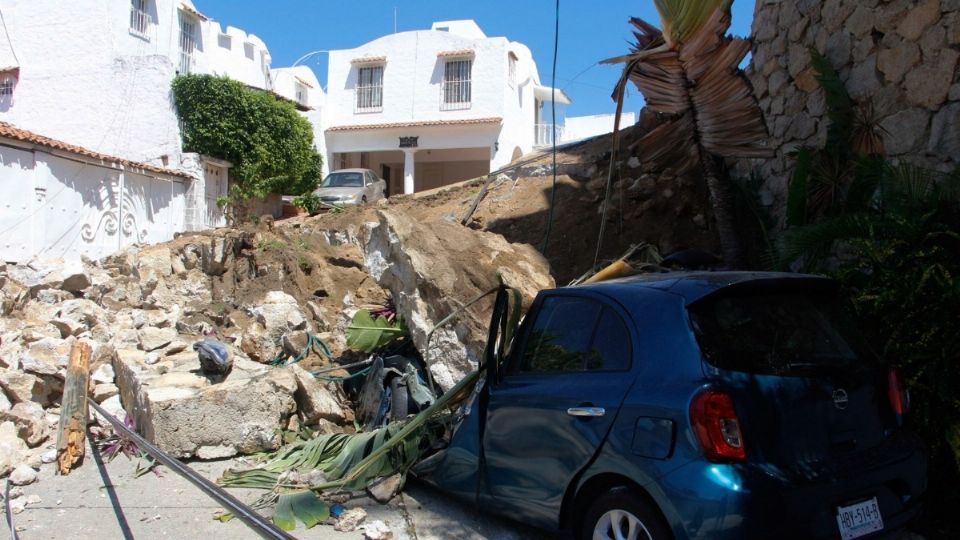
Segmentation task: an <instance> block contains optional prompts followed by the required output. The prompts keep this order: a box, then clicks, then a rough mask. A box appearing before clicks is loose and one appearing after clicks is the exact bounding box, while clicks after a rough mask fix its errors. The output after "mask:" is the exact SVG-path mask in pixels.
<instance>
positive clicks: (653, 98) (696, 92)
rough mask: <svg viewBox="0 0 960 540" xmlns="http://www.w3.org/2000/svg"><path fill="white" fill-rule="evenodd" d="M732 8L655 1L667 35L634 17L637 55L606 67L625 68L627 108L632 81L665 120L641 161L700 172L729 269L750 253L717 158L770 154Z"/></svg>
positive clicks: (746, 45)
mask: <svg viewBox="0 0 960 540" xmlns="http://www.w3.org/2000/svg"><path fill="white" fill-rule="evenodd" d="M732 3H733V0H655V4H656V7H657V11H658V12H659V13H660V20H661V23H662V26H663V30H660V29H657V28H656V27H654V26H653V25H651V24H649V23H647V22H645V21H643V20H641V19H638V18H632V19H631V20H630V22H631V24H632V25H633V26H634V27H635V31H634V36H635V37H636V44H635V45H634V46H633V50H632V51H631V53H630V54H627V55H625V56H621V57H617V58H611V59H609V60H605V61H604V63H623V64H625V68H624V71H623V75H622V76H621V78H620V82H619V83H618V84H617V88H616V90H615V92H614V97H615V99H617V100H618V103H620V104H621V105H620V106H621V107H622V100H623V92H624V88H625V86H626V84H627V81H633V82H634V84H636V85H637V87H638V88H639V89H640V92H642V93H643V96H644V98H646V106H647V107H648V108H650V109H651V110H653V111H655V112H658V113H662V114H664V115H666V116H667V118H668V119H667V121H666V122H665V123H663V124H661V125H660V126H659V127H657V128H656V129H654V130H652V131H651V132H650V133H647V134H646V135H645V136H644V137H643V138H642V139H641V140H640V141H639V142H638V143H637V144H638V147H639V149H640V152H641V157H642V158H643V159H645V160H646V161H648V162H651V163H655V164H658V165H660V166H661V167H663V168H666V167H670V168H671V169H673V170H674V171H676V172H677V173H678V174H683V173H686V172H689V171H691V170H694V169H697V168H699V170H700V172H701V173H702V174H703V176H704V178H705V180H706V183H707V188H708V189H709V191H710V199H711V204H712V206H713V213H714V217H715V219H716V222H717V235H718V238H719V240H720V246H721V249H722V251H723V258H724V260H725V261H726V263H727V264H729V265H731V266H741V265H742V264H743V260H744V250H743V245H742V243H741V242H740V240H739V238H738V236H737V231H736V227H735V220H734V212H733V206H734V200H733V198H734V194H733V190H732V186H731V185H730V183H729V182H727V181H725V180H723V179H722V178H721V173H720V169H719V167H718V165H717V161H716V160H717V158H718V157H728V158H762V157H769V156H771V155H772V153H771V151H770V149H769V148H767V147H766V146H765V145H764V142H765V140H766V137H767V127H766V124H765V123H764V120H763V114H762V113H761V111H760V107H759V106H758V104H757V101H756V98H755V97H754V95H753V90H752V87H751V86H750V82H749V81H748V80H747V78H746V76H745V75H744V73H743V71H741V70H740V68H739V67H738V66H739V64H740V62H741V61H742V60H743V58H744V57H745V56H746V54H747V53H748V52H749V51H750V41H748V40H745V39H741V38H735V37H730V36H727V29H728V28H729V27H730V6H731V4H732ZM618 108H619V107H618ZM617 121H618V123H619V115H618V118H617ZM617 129H619V124H618V125H617Z"/></svg>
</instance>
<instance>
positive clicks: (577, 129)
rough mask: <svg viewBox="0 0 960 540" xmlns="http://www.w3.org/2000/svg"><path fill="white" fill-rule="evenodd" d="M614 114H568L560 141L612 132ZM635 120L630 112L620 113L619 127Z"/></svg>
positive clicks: (624, 126) (577, 139)
mask: <svg viewBox="0 0 960 540" xmlns="http://www.w3.org/2000/svg"><path fill="white" fill-rule="evenodd" d="M616 117H617V115H616V114H597V115H592V116H569V117H567V119H566V122H565V129H564V133H563V139H562V140H561V142H573V141H579V140H582V139H587V138H589V137H595V136H597V135H603V134H605V133H612V132H613V126H614V123H615V122H614V120H616ZM636 122H637V119H636V115H635V114H634V113H632V112H626V113H622V114H621V115H620V129H623V128H626V127H630V126H632V125H633V124H635V123H636Z"/></svg>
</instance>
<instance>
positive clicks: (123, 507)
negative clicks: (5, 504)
mask: <svg viewBox="0 0 960 540" xmlns="http://www.w3.org/2000/svg"><path fill="white" fill-rule="evenodd" d="M91 457H92V454H91V451H90V449H89V448H88V450H87V458H86V460H85V461H84V463H83V464H82V466H80V467H79V468H77V469H75V470H74V471H73V472H71V473H70V475H68V476H56V475H54V467H53V466H52V465H45V466H44V467H43V469H42V470H41V472H40V480H39V481H38V482H37V483H35V484H31V485H28V486H24V487H23V488H22V489H23V493H24V494H23V497H29V496H31V495H36V496H39V498H40V501H39V502H36V503H35V504H28V505H27V507H26V509H25V510H24V511H23V512H21V513H19V514H15V515H13V521H14V526H15V527H16V529H17V534H18V535H19V537H20V538H21V539H22V540H40V539H87V538H89V539H96V540H108V539H115V538H117V539H122V538H137V539H148V540H151V539H161V538H162V539H180V538H183V539H197V538H201V539H218V540H219V539H237V540H241V539H254V538H259V536H257V535H256V534H255V533H254V532H253V531H252V530H251V529H249V528H247V526H246V525H244V524H243V523H242V522H241V521H240V520H237V519H234V520H232V521H230V522H228V523H221V522H219V521H217V520H215V519H214V517H213V516H214V513H215V512H217V511H218V510H220V507H219V506H218V505H217V504H216V503H215V502H214V501H213V500H212V499H210V498H209V497H207V496H206V495H205V494H204V493H203V492H202V491H200V490H199V489H198V488H196V487H195V486H194V485H193V484H191V483H189V482H188V481H187V480H185V479H183V478H181V477H180V476H178V475H177V474H175V473H173V472H172V471H170V470H169V469H167V468H165V467H161V468H160V471H161V474H162V477H159V478H158V477H157V476H155V475H154V474H152V473H148V474H146V475H144V476H141V477H139V478H137V477H135V474H134V470H135V467H134V462H132V461H130V460H128V459H127V458H126V457H124V456H120V457H117V458H116V459H115V460H113V461H112V462H109V463H102V464H98V463H97V460H96V459H91ZM101 465H102V466H101ZM189 465H190V467H191V468H193V469H194V470H196V471H197V472H199V473H201V474H203V475H204V476H206V477H207V478H210V479H216V478H217V477H218V476H219V475H220V474H221V473H222V472H223V471H224V470H226V469H227V468H229V467H231V466H236V462H234V461H233V460H224V461H210V462H202V461H195V462H191V463H189ZM230 493H232V494H233V495H234V496H236V497H237V498H239V499H240V500H242V501H244V502H251V501H253V500H254V499H256V498H257V497H258V496H259V495H260V494H261V493H262V492H261V491H259V490H245V489H231V490H230ZM344 506H346V507H347V508H353V507H357V506H359V507H363V508H364V509H365V510H366V511H367V513H368V516H367V519H366V520H365V522H364V523H370V522H371V521H374V520H381V521H383V522H384V523H385V524H386V525H387V526H389V527H390V529H391V530H392V532H393V538H394V539H396V540H433V539H455V540H479V539H495V540H520V539H528V538H529V539H538V540H539V539H542V538H546V536H543V535H541V534H540V533H538V532H536V531H534V530H532V529H530V528H528V527H525V526H523V525H521V524H517V523H512V522H508V521H504V520H500V519H496V518H493V517H490V516H484V515H481V514H479V513H478V512H476V511H474V510H473V509H471V508H469V507H467V506H465V505H463V504H460V503H459V502H457V501H454V500H451V499H450V498H449V497H447V496H445V495H443V494H442V493H440V492H438V491H437V490H435V489H433V488H432V487H430V486H427V485H424V484H422V483H419V482H416V481H410V482H408V484H407V487H406V489H405V490H404V492H403V493H402V494H401V495H400V496H398V497H395V498H394V499H393V501H391V502H390V503H389V504H385V505H382V504H379V503H377V502H376V501H374V500H372V499H370V498H368V497H365V496H363V497H358V498H355V499H352V500H350V501H347V502H346V503H344ZM331 521H332V520H331ZM291 534H292V535H293V536H295V537H297V538H303V539H338V540H339V539H344V540H346V539H362V538H363V533H362V531H360V530H357V531H354V532H350V533H341V532H337V531H335V530H334V528H333V527H332V526H331V525H318V526H316V527H314V528H313V529H309V530H307V529H304V528H303V524H300V523H298V528H297V529H296V530H294V531H292V533H291Z"/></svg>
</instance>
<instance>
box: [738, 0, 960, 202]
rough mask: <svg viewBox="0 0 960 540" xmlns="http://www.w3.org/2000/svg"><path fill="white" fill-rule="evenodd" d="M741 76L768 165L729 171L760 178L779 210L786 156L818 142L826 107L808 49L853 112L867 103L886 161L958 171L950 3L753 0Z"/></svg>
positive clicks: (958, 15) (957, 85) (954, 21)
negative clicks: (755, 107) (748, 50)
mask: <svg viewBox="0 0 960 540" xmlns="http://www.w3.org/2000/svg"><path fill="white" fill-rule="evenodd" d="M753 34H754V41H755V42H754V48H753V57H752V60H751V63H750V65H749V67H748V68H747V75H748V77H749V78H750V80H751V82H752V83H753V86H754V90H755V92H756V96H757V98H758V99H759V100H760V106H761V108H762V109H763V113H764V115H765V117H766V121H767V126H768V129H769V131H770V136H771V137H770V143H771V146H772V147H773V148H774V149H775V150H776V158H775V159H772V160H766V161H763V162H761V161H756V162H745V163H740V164H738V169H739V171H740V173H741V174H744V173H747V172H749V171H750V170H751V169H755V170H757V171H758V172H760V174H761V175H762V176H763V177H764V178H765V185H764V188H763V190H762V192H761V199H762V201H763V203H764V204H765V205H767V206H770V207H772V208H774V209H779V210H781V211H782V209H783V208H785V206H786V193H787V184H788V181H789V178H790V174H791V171H792V169H793V162H792V160H791V159H790V158H789V156H788V154H789V153H790V151H792V150H794V149H796V148H797V147H799V146H802V145H809V146H813V147H822V146H823V145H824V144H825V141H826V133H827V124H828V121H827V119H826V106H825V103H824V95H823V91H822V90H821V89H820V87H819V85H818V83H817V81H816V79H815V73H814V70H813V68H812V67H811V62H810V53H809V50H808V49H809V47H814V48H816V49H817V50H818V51H820V52H821V53H823V54H824V55H825V56H826V57H827V58H828V59H829V60H830V62H831V63H832V64H833V66H834V67H835V68H836V69H837V71H838V72H839V74H840V77H841V78H842V79H843V81H844V82H845V83H846V87H847V90H848V91H849V93H850V96H851V97H852V98H853V100H854V101H855V102H856V103H858V104H864V103H868V102H869V103H870V104H872V106H873V109H874V114H875V118H876V119H877V120H878V121H879V123H880V125H881V126H882V127H883V128H884V130H885V133H884V144H885V148H886V152H887V155H888V156H889V157H891V158H895V159H904V160H907V161H910V162H912V163H914V164H917V165H921V166H925V167H929V168H932V169H938V170H942V171H949V170H953V169H954V168H956V167H957V165H958V162H960V127H958V126H960V82H958V71H957V61H958V58H960V0H798V1H796V2H783V1H780V0H757V6H756V13H755V16H754V21H753Z"/></svg>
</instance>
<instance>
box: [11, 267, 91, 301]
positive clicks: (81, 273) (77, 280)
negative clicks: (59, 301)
mask: <svg viewBox="0 0 960 540" xmlns="http://www.w3.org/2000/svg"><path fill="white" fill-rule="evenodd" d="M7 273H8V274H9V276H10V277H11V278H13V280H14V281H16V282H17V283H19V284H20V285H22V286H24V287H26V288H27V289H28V290H29V291H30V295H31V296H32V297H34V298H36V296H37V294H38V293H39V292H40V291H41V290H44V289H64V290H65V291H69V292H79V291H81V290H83V289H85V288H87V287H89V286H90V278H89V276H88V275H87V274H86V270H85V269H84V267H83V263H82V262H81V261H79V260H75V259H67V260H65V259H62V258H59V257H51V258H41V259H37V260H32V261H30V263H29V264H15V265H11V266H9V267H8V268H7Z"/></svg>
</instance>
